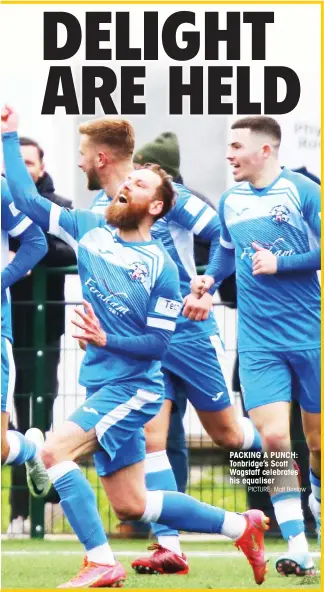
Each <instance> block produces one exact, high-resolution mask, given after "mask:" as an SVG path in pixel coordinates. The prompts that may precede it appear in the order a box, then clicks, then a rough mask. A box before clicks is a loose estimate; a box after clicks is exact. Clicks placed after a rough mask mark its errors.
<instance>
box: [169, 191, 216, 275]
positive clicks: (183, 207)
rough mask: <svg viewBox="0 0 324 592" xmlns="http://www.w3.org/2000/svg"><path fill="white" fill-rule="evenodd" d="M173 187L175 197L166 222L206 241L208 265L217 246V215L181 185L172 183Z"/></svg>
mask: <svg viewBox="0 0 324 592" xmlns="http://www.w3.org/2000/svg"><path fill="white" fill-rule="evenodd" d="M173 187H174V189H175V191H176V193H177V197H176V201H175V205H174V206H173V208H172V209H171V210H170V212H169V213H168V214H167V216H166V220H167V221H168V222H171V221H172V222H175V223H176V224H179V226H183V227H184V228H186V229H187V230H191V231H192V232H193V233H194V234H195V235H196V236H199V237H200V238H202V239H204V240H206V241H208V242H209V243H210V251H209V263H210V262H211V260H212V257H213V254H214V252H215V249H216V248H217V246H218V244H219V233H220V220H219V216H218V213H217V212H216V211H215V210H213V208H211V207H210V206H209V205H208V204H206V203H205V202H204V201H203V200H202V199H200V198H199V197H197V196H196V195H194V194H193V193H191V191H189V189H187V188H186V187H184V186H183V185H180V184H178V183H173ZM209 263H208V264H209Z"/></svg>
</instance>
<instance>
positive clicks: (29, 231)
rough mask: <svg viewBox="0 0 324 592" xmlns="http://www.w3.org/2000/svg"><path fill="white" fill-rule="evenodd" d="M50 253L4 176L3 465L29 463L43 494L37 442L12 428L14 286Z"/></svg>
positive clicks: (44, 482) (43, 474)
mask: <svg viewBox="0 0 324 592" xmlns="http://www.w3.org/2000/svg"><path fill="white" fill-rule="evenodd" d="M9 236H13V237H15V238H17V239H18V240H19V241H20V247H19V249H18V251H17V254H16V256H15V257H14V259H13V260H12V261H11V262H9V245H8V238H9ZM46 253H47V242H46V240H45V236H44V233H43V232H42V230H41V229H40V228H38V226H36V224H34V223H33V222H32V220H30V219H29V218H27V216H25V215H24V214H22V213H21V212H20V211H19V210H18V209H17V208H16V207H15V204H14V201H13V199H12V196H11V194H10V190H9V187H8V184H7V181H6V179H5V178H4V177H1V259H2V264H1V464H6V465H21V464H23V463H24V462H27V463H28V466H29V469H30V471H31V474H32V475H33V479H34V482H35V486H36V487H37V489H38V491H39V492H41V493H42V494H46V493H47V491H48V489H49V487H48V479H47V476H46V472H44V468H43V465H42V463H41V461H40V459H39V457H38V452H37V449H36V446H35V444H34V443H33V442H31V441H30V440H28V439H27V438H25V436H23V435H22V434H20V433H19V432H17V431H14V430H8V424H9V414H10V410H11V408H12V399H13V393H14V388H15V378H16V374H15V364H14V359H13V355H12V329H11V303H10V287H11V286H12V285H13V284H14V283H15V282H17V281H18V280H20V279H21V278H22V277H24V276H25V275H26V274H27V273H28V272H29V271H30V270H31V269H32V268H33V267H34V266H35V265H36V264H37V263H38V261H40V259H42V258H43V257H44V256H45V255H46ZM39 444H40V445H41V444H42V441H40V442H39Z"/></svg>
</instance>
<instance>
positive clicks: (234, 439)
mask: <svg viewBox="0 0 324 592" xmlns="http://www.w3.org/2000/svg"><path fill="white" fill-rule="evenodd" d="M213 441H214V442H215V444H217V445H218V446H221V447H222V448H225V449H226V450H239V449H240V448H241V446H242V444H243V439H242V437H241V435H240V434H239V433H238V432H236V431H234V430H226V431H224V432H221V433H217V434H215V436H213Z"/></svg>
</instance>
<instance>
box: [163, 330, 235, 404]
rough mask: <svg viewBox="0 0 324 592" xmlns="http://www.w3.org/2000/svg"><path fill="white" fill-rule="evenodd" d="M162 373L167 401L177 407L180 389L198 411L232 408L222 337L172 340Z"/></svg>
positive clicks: (211, 336) (200, 336)
mask: <svg viewBox="0 0 324 592" xmlns="http://www.w3.org/2000/svg"><path fill="white" fill-rule="evenodd" d="M162 370H163V373H164V376H165V398H168V399H171V400H173V401H174V402H175V403H176V404H177V391H178V387H179V388H180V389H181V390H182V391H183V392H185V393H186V396H187V399H188V400H189V401H190V403H191V404H192V405H193V406H194V407H195V409H197V410H198V411H221V410H223V409H226V408H227V407H229V406H231V405H232V393H231V388H230V384H229V380H228V379H227V377H226V367H225V352H224V347H223V344H222V341H221V339H220V337H219V335H217V334H215V335H210V336H208V335H199V336H197V338H196V339H193V340H189V341H185V340H183V341H180V340H178V341H177V342H176V341H174V342H173V343H172V341H171V344H170V345H169V348H168V351H167V354H166V356H165V358H164V359H163V363H162ZM165 370H167V372H165ZM179 379H180V381H179Z"/></svg>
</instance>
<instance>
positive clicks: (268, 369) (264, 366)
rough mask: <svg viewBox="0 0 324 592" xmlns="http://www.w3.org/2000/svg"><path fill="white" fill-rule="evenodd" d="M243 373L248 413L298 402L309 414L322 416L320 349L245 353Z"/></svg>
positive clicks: (241, 359) (240, 364) (241, 364)
mask: <svg viewBox="0 0 324 592" xmlns="http://www.w3.org/2000/svg"><path fill="white" fill-rule="evenodd" d="M239 373H240V381H241V385H242V393H243V399H244V405H245V408H246V409H247V411H248V410H249V409H254V408H255V407H260V406H261V405H268V404H269V403H275V402H278V401H291V399H296V400H297V401H298V402H299V404H300V406H301V408H302V409H304V411H308V412H309V413H320V409H321V397H320V349H319V348H317V349H308V350H304V351H289V352H287V351H284V352H277V353H272V352H264V351H262V352H261V351H255V352H242V353H240V354H239Z"/></svg>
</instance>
